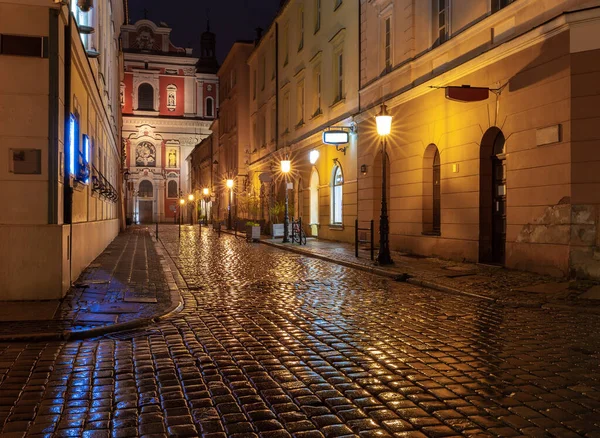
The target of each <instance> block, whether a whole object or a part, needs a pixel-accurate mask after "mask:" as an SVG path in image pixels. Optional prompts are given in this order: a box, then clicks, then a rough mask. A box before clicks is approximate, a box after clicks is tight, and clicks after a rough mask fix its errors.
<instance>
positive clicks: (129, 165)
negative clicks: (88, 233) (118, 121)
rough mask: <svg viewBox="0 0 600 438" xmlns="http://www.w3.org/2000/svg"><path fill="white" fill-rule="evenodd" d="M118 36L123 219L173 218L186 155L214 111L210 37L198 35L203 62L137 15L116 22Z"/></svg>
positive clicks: (186, 181) (185, 190) (183, 186)
mask: <svg viewBox="0 0 600 438" xmlns="http://www.w3.org/2000/svg"><path fill="white" fill-rule="evenodd" d="M121 37H122V41H123V52H124V61H125V62H124V65H125V72H124V79H123V83H122V86H121V95H122V100H121V104H122V107H123V138H124V139H125V149H126V152H127V160H126V163H125V167H126V170H127V172H128V184H127V190H128V196H127V207H126V217H127V220H128V221H129V222H133V223H151V222H169V221H170V222H172V221H173V220H174V219H176V218H177V217H178V216H179V214H180V213H181V212H180V211H179V202H178V199H179V197H180V196H182V195H186V196H187V194H189V193H190V190H191V189H190V187H191V185H190V170H189V168H188V162H189V160H187V158H188V156H189V154H190V153H191V151H192V150H193V148H194V146H195V145H197V144H198V143H200V142H201V141H202V140H203V139H204V138H206V137H207V136H208V135H210V133H211V131H210V126H211V124H212V122H213V119H214V117H215V115H216V114H217V107H216V102H218V95H217V93H218V88H219V87H218V79H217V75H216V72H217V69H218V64H217V62H216V58H214V53H215V50H214V49H215V47H214V45H215V37H214V34H212V33H210V32H204V33H203V34H202V47H203V50H202V54H205V53H212V54H213V55H212V57H210V59H209V58H207V57H205V56H200V57H194V56H193V54H192V49H188V48H181V47H177V46H176V45H174V44H173V42H172V41H171V29H170V28H169V27H167V26H166V25H165V24H164V23H161V25H156V24H155V23H153V22H152V21H150V20H146V19H143V20H140V21H138V22H136V23H134V24H128V25H125V26H123V27H122V28H121ZM206 45H209V46H210V47H208V49H207V48H206ZM207 99H211V102H212V103H213V104H212V106H211V107H210V108H207V106H206V101H207ZM184 213H185V212H184ZM185 220H189V216H185Z"/></svg>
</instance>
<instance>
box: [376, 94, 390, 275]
mask: <svg viewBox="0 0 600 438" xmlns="http://www.w3.org/2000/svg"><path fill="white" fill-rule="evenodd" d="M375 121H376V122H377V133H378V134H379V137H380V139H381V165H382V173H381V175H382V180H381V218H380V221H379V255H378V256H377V262H378V263H379V264H380V265H391V264H392V263H394V261H393V260H392V257H391V255H390V242H389V232H390V224H389V221H388V214H387V193H386V189H387V188H386V185H387V184H386V183H387V169H386V167H387V165H386V161H387V157H386V151H385V147H386V140H387V136H388V135H389V134H390V132H391V130H392V116H391V115H390V114H389V113H388V112H387V107H386V106H385V104H382V105H381V112H380V113H379V114H378V115H377V117H375Z"/></svg>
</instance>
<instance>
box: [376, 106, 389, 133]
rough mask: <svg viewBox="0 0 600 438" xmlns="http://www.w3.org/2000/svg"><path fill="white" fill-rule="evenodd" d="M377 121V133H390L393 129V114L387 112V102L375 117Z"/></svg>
mask: <svg viewBox="0 0 600 438" xmlns="http://www.w3.org/2000/svg"><path fill="white" fill-rule="evenodd" d="M375 121H376V122H377V133H378V134H379V135H382V136H383V135H389V134H390V132H391V131H392V116H391V115H390V114H389V113H388V112H387V107H386V106H385V104H382V105H381V112H380V113H379V114H378V115H377V116H376V117H375Z"/></svg>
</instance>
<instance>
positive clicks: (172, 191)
mask: <svg viewBox="0 0 600 438" xmlns="http://www.w3.org/2000/svg"><path fill="white" fill-rule="evenodd" d="M167 198H177V181H175V180H174V179H172V180H171V181H169V183H168V184H167Z"/></svg>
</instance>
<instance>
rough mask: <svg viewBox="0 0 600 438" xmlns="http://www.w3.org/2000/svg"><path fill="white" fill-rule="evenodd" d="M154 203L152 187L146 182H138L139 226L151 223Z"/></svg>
mask: <svg viewBox="0 0 600 438" xmlns="http://www.w3.org/2000/svg"><path fill="white" fill-rule="evenodd" d="M153 202H154V186H153V185H152V183H151V182H150V181H148V180H143V181H141V182H140V186H139V189H138V222H139V223H141V224H150V223H152V218H153V208H152V205H153Z"/></svg>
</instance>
